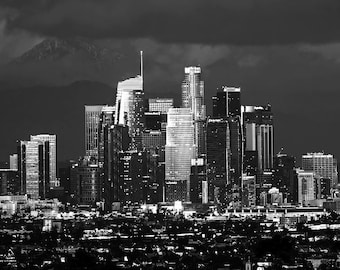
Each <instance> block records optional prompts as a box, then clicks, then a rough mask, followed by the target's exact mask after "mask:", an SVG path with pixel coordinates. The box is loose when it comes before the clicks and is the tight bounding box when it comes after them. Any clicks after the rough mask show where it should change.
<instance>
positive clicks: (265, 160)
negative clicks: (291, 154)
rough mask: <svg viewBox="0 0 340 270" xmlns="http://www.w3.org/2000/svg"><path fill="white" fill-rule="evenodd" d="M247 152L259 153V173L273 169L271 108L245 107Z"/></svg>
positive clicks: (244, 119)
mask: <svg viewBox="0 0 340 270" xmlns="http://www.w3.org/2000/svg"><path fill="white" fill-rule="evenodd" d="M242 109H243V121H244V129H245V151H257V155H258V168H257V169H258V171H259V172H261V171H265V170H270V169H272V168H273V158H274V154H273V152H274V142H273V138H274V137H273V136H274V135H273V113H272V111H271V106H270V105H268V106H243V108H242Z"/></svg>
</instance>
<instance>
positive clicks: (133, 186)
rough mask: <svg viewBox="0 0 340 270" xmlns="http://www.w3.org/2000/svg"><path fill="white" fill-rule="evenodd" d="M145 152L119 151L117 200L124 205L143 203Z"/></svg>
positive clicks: (144, 193) (145, 194)
mask: <svg viewBox="0 0 340 270" xmlns="http://www.w3.org/2000/svg"><path fill="white" fill-rule="evenodd" d="M146 176H147V161H146V153H145V152H139V151H137V150H130V151H125V152H121V153H119V201H120V202H122V203H123V204H124V205H129V204H132V203H136V202H137V203H145V202H146V197H147V187H148V185H147V177H146Z"/></svg>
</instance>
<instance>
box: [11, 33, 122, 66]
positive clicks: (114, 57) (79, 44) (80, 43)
mask: <svg viewBox="0 0 340 270" xmlns="http://www.w3.org/2000/svg"><path fill="white" fill-rule="evenodd" d="M76 54H82V55H83V56H85V57H88V58H89V59H92V60H93V62H96V63H101V62H108V63H112V64H114V63H115V62H117V61H119V60H120V59H122V58H124V55H123V54H122V53H120V52H116V51H113V50H110V49H108V48H101V47H99V46H98V45H96V44H94V43H91V42H90V41H87V40H85V39H81V38H72V39H71V38H70V39H57V38H52V39H46V40H44V41H42V42H41V43H39V44H38V45H36V46H34V47H33V48H32V49H31V50H29V51H27V52H25V53H24V54H23V55H21V56H20V57H18V58H16V59H15V60H14V62H15V63H27V62H40V61H46V60H48V61H58V60H60V59H62V58H65V57H69V56H74V55H76Z"/></svg>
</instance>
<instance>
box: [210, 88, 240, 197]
mask: <svg viewBox="0 0 340 270" xmlns="http://www.w3.org/2000/svg"><path fill="white" fill-rule="evenodd" d="M212 99H213V118H214V119H223V120H224V121H226V122H227V123H228V139H229V151H228V153H227V155H228V160H229V164H228V165H229V169H228V179H227V181H228V188H227V191H226V196H227V197H228V199H226V200H227V201H230V200H231V201H233V202H235V203H236V202H240V198H239V197H240V195H241V190H242V157H243V156H242V154H243V135H242V132H243V128H242V119H241V101H240V100H241V89H240V88H238V87H226V86H223V87H222V88H221V89H219V90H218V91H217V93H216V96H214V97H213V98H212ZM225 202H226V201H225ZM225 202H224V203H225Z"/></svg>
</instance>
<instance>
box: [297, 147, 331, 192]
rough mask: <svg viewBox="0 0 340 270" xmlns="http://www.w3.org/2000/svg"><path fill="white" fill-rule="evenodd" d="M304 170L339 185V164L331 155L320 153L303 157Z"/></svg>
mask: <svg viewBox="0 0 340 270" xmlns="http://www.w3.org/2000/svg"><path fill="white" fill-rule="evenodd" d="M302 169H303V170H308V171H313V172H314V173H315V174H317V175H318V176H320V177H322V178H328V179H331V182H332V185H334V184H337V183H338V173H337V162H336V159H335V158H334V157H333V155H331V154H324V153H320V152H319V153H307V154H305V155H303V156H302Z"/></svg>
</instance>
